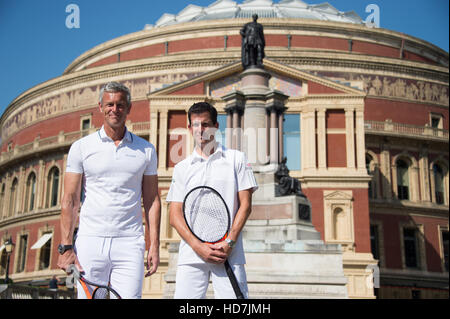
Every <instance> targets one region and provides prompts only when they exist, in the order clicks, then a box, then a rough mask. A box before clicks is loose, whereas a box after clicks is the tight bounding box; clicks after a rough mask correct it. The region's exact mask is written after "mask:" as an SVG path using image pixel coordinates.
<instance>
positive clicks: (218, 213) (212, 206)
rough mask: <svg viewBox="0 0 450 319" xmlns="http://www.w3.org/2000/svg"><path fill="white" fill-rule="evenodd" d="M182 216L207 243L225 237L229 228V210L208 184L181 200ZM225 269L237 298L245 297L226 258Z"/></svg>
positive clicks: (191, 229) (197, 188) (192, 230)
mask: <svg viewBox="0 0 450 319" xmlns="http://www.w3.org/2000/svg"><path fill="white" fill-rule="evenodd" d="M183 216H184V220H185V221H186V224H187V226H188V228H189V229H190V231H191V232H192V234H194V236H195V237H197V238H198V239H199V240H200V241H202V242H204V243H209V244H215V243H218V242H221V241H223V240H225V238H227V235H228V231H229V230H230V224H231V221H230V211H229V210H228V207H227V204H226V203H225V201H224V200H223V198H222V196H221V195H220V194H219V193H218V192H217V191H216V190H215V189H213V188H211V187H209V186H198V187H195V188H193V189H191V190H190V191H189V192H188V193H187V194H186V196H185V197H184V200H183ZM225 270H226V273H227V276H228V278H229V279H230V283H231V286H232V287H233V290H234V293H235V294H236V297H237V299H245V298H244V295H243V294H242V292H241V289H240V288H239V284H238V282H237V280H236V276H235V275H234V273H233V270H232V269H231V266H230V264H229V263H228V260H225Z"/></svg>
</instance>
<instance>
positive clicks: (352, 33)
mask: <svg viewBox="0 0 450 319" xmlns="http://www.w3.org/2000/svg"><path fill="white" fill-rule="evenodd" d="M246 22H248V19H223V20H209V21H198V22H188V23H182V24H175V25H171V26H166V27H159V28H153V29H151V30H142V31H138V32H134V33H131V34H128V35H124V36H122V37H118V38H116V39H113V40H110V41H107V42H105V43H102V44H101V45H98V46H96V47H94V48H93V49H91V50H89V51H86V52H85V53H84V54H82V55H81V56H79V57H78V58H77V59H75V60H74V61H73V62H72V63H71V64H70V65H69V66H68V67H67V68H66V70H65V71H64V74H67V73H70V72H73V71H76V70H79V69H80V66H85V65H88V64H90V63H92V62H93V61H92V62H89V61H91V60H93V59H94V58H95V57H96V56H98V55H102V54H104V53H105V52H110V51H114V50H123V51H126V50H128V48H127V47H130V46H132V45H133V44H135V43H137V42H142V41H148V40H152V39H161V40H160V42H159V43H163V42H165V41H167V40H169V39H170V37H177V38H180V37H181V36H182V35H190V37H191V38H192V37H193V36H192V35H193V34H194V35H195V34H198V35H200V36H204V34H205V32H211V31H222V32H224V34H226V35H232V34H239V30H240V28H241V27H242V25H244V24H245V23H246ZM259 22H260V23H261V24H263V25H264V29H265V33H266V34H271V33H272V32H275V33H277V32H279V31H283V33H285V34H286V35H288V34H291V35H292V34H299V32H300V31H301V32H307V33H308V32H309V33H312V34H317V35H322V36H332V37H333V36H336V37H345V38H348V39H361V40H364V41H369V42H371V41H374V42H376V43H379V44H380V43H381V44H384V45H388V46H393V47H396V48H400V47H401V43H402V40H403V41H404V49H405V50H408V49H411V50H413V51H418V52H424V50H428V51H430V52H432V53H429V55H430V58H432V57H433V56H434V57H435V58H436V59H437V60H442V61H443V63H444V65H445V64H446V65H447V66H448V59H449V55H448V52H445V51H444V50H442V49H440V48H439V47H437V46H435V45H433V44H431V43H429V42H427V41H424V40H421V39H418V38H416V37H413V36H409V35H406V34H404V33H400V32H396V31H391V30H387V29H382V28H369V27H366V26H365V25H356V24H351V23H341V22H331V21H318V20H310V19H279V18H260V19H259ZM194 37H195V36H194ZM373 38H376V40H371V39H373Z"/></svg>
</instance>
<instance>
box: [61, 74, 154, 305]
mask: <svg viewBox="0 0 450 319" xmlns="http://www.w3.org/2000/svg"><path fill="white" fill-rule="evenodd" d="M98 106H99V111H100V112H101V113H102V116H103V126H102V128H101V129H100V130H99V131H97V132H95V133H92V134H90V135H88V136H86V137H84V138H81V139H79V140H77V141H76V142H74V143H73V144H72V146H71V148H70V150H69V154H68V156H67V168H66V172H65V176H64V195H63V198H62V201H61V243H60V245H59V246H58V252H59V254H60V256H59V259H58V266H59V267H60V268H61V269H63V270H66V271H67V270H68V269H69V268H70V267H69V266H70V265H71V264H74V265H75V266H76V267H77V268H78V270H79V271H80V272H84V276H85V278H86V279H87V280H89V281H91V282H94V283H96V284H99V285H110V286H111V287H112V288H113V289H114V290H116V291H117V292H118V293H119V295H120V296H121V297H122V298H140V297H141V295H142V283H143V277H144V253H145V239H144V231H143V227H142V225H143V222H142V206H141V198H142V202H143V205H144V217H145V226H146V230H147V233H148V234H149V238H150V247H149V250H148V255H147V270H148V272H147V274H146V275H145V276H149V275H151V274H153V273H155V272H156V270H157V268H158V265H159V232H160V219H161V203H160V198H159V195H158V176H157V171H156V169H157V157H156V150H155V147H154V146H153V145H152V144H150V143H149V142H148V141H146V140H144V139H142V138H140V137H138V136H136V135H134V134H133V133H131V132H129V131H128V130H127V128H126V126H125V121H126V119H127V116H128V114H130V111H131V95H130V91H129V89H128V88H127V87H126V86H124V85H122V84H120V83H117V82H109V83H107V84H106V85H105V86H104V87H103V88H102V89H101V91H100V98H99V103H98ZM82 190H83V194H84V201H83V203H82V206H81V210H80V219H79V230H78V233H77V238H76V241H75V243H72V240H73V235H74V229H75V224H76V220H77V217H78V209H79V206H80V197H81V196H80V195H81V191H82ZM78 288H79V289H78V298H86V294H85V292H84V291H83V289H80V288H81V286H80V285H79V287H78Z"/></svg>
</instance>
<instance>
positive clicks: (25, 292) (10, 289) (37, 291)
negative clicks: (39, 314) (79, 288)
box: [0, 284, 76, 299]
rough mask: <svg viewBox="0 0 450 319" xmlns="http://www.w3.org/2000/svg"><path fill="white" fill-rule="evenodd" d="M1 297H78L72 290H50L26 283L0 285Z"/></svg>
mask: <svg viewBox="0 0 450 319" xmlns="http://www.w3.org/2000/svg"><path fill="white" fill-rule="evenodd" d="M0 299H76V293H75V292H74V291H71V290H55V291H53V290H50V289H48V288H39V287H32V286H25V285H16V284H9V285H0Z"/></svg>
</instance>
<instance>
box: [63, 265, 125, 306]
mask: <svg viewBox="0 0 450 319" xmlns="http://www.w3.org/2000/svg"><path fill="white" fill-rule="evenodd" d="M71 266H72V265H71ZM69 269H70V270H71V272H69V273H71V274H73V276H74V277H75V278H76V279H77V280H78V281H79V282H80V284H81V287H83V290H84V293H85V294H86V297H87V298H88V299H113V298H115V299H122V298H121V297H120V295H119V294H118V293H117V291H115V290H114V289H113V288H111V287H110V286H105V285H99V284H96V283H93V282H91V281H89V280H87V279H86V278H84V276H83V274H82V273H80V272H79V270H78V269H77V268H76V267H75V266H73V267H70V268H69ZM111 297H113V298H111Z"/></svg>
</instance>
